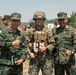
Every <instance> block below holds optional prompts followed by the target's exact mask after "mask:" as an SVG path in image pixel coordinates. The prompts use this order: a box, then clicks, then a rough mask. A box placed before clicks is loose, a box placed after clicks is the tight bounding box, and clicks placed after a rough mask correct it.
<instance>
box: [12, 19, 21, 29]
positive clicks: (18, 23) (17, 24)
mask: <svg viewBox="0 0 76 75" xmlns="http://www.w3.org/2000/svg"><path fill="white" fill-rule="evenodd" d="M20 24H21V22H20V20H11V26H12V28H14V29H17V28H18V26H19V25H20Z"/></svg>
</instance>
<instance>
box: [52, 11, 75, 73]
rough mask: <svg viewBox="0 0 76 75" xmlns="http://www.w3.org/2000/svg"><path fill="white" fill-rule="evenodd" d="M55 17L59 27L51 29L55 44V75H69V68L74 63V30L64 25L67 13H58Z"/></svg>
mask: <svg viewBox="0 0 76 75" xmlns="http://www.w3.org/2000/svg"><path fill="white" fill-rule="evenodd" d="M57 16H58V23H59V25H60V27H57V28H54V29H53V34H54V39H55V42H56V48H55V50H54V53H55V54H54V57H55V75H65V71H66V74H67V75H70V72H71V66H72V65H74V63H75V58H74V53H75V50H76V32H75V29H74V28H72V27H70V26H69V25H66V24H67V22H68V19H67V13H65V12H59V13H58V14H57Z"/></svg>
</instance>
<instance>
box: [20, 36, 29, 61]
mask: <svg viewBox="0 0 76 75" xmlns="http://www.w3.org/2000/svg"><path fill="white" fill-rule="evenodd" d="M20 48H21V51H20V54H21V59H23V61H25V60H26V58H27V53H28V46H27V42H26V39H25V36H24V35H23V36H22V38H21V45H20Z"/></svg>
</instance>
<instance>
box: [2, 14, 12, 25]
mask: <svg viewBox="0 0 76 75" xmlns="http://www.w3.org/2000/svg"><path fill="white" fill-rule="evenodd" d="M2 20H3V23H4V25H5V26H10V25H11V19H10V15H4V16H3V18H2Z"/></svg>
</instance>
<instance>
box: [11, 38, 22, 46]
mask: <svg viewBox="0 0 76 75" xmlns="http://www.w3.org/2000/svg"><path fill="white" fill-rule="evenodd" d="M20 43H21V41H20V39H18V38H17V39H16V40H15V41H13V42H12V46H19V45H20Z"/></svg>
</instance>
